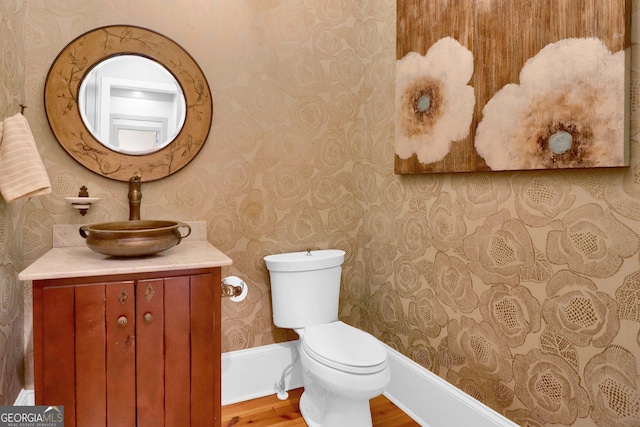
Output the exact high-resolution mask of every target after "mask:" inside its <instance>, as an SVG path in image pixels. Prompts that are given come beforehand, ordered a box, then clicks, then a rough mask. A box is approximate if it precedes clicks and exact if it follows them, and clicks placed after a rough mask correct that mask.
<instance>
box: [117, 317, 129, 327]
mask: <svg viewBox="0 0 640 427" xmlns="http://www.w3.org/2000/svg"><path fill="white" fill-rule="evenodd" d="M127 322H128V320H127V316H120V317H118V326H127Z"/></svg>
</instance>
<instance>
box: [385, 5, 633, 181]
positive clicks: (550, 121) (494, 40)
mask: <svg viewBox="0 0 640 427" xmlns="http://www.w3.org/2000/svg"><path fill="white" fill-rule="evenodd" d="M630 3H631V1H630V0H562V1H557V0H527V1H524V0H523V1H513V0H456V1H452V0H397V39H396V40H397V44H396V59H397V61H396V94H395V117H394V121H395V172H396V173H398V174H415V173H438V172H474V171H507V170H532V169H570V168H598V167H624V166H628V163H629V152H628V150H629V149H628V147H629V143H628V141H629V114H628V110H629V93H630V90H629V86H628V83H629V79H630V67H629V55H630V45H631V42H630V34H629V33H630Z"/></svg>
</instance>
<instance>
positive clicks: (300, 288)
mask: <svg viewBox="0 0 640 427" xmlns="http://www.w3.org/2000/svg"><path fill="white" fill-rule="evenodd" d="M344 254H345V253H344V251H341V250H335V249H329V250H318V251H308V252H294V253H284V254H276V255H268V256H266V257H265V258H264V260H265V261H266V263H267V268H268V269H269V275H270V277H271V299H272V305H273V322H274V323H275V325H276V326H278V327H280V328H292V329H294V330H295V331H296V332H297V333H298V335H300V347H299V352H300V360H301V363H302V372H303V381H304V393H303V394H302V397H301V398H300V412H301V413H302V416H303V418H304V420H305V421H306V423H307V424H308V425H309V426H310V427H343V426H344V427H371V425H372V423H371V410H370V408H369V399H371V398H373V397H375V396H378V395H379V394H381V393H382V392H383V391H384V390H385V388H386V387H387V384H388V383H389V379H390V368H389V365H388V363H387V352H386V350H385V348H384V346H383V345H382V343H380V341H378V340H377V339H376V338H374V337H373V336H372V335H370V334H368V333H366V332H363V331H361V330H360V329H356V328H354V327H351V326H349V325H347V324H346V323H342V322H341V321H339V320H338V298H339V295H340V276H341V273H342V263H343V262H344Z"/></svg>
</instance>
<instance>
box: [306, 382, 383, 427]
mask: <svg viewBox="0 0 640 427" xmlns="http://www.w3.org/2000/svg"><path fill="white" fill-rule="evenodd" d="M324 394H325V395H327V396H326V399H324V400H322V399H321V400H320V402H323V403H324V406H325V407H324V408H320V407H318V406H319V405H318V403H319V402H318V401H314V400H313V399H312V397H311V395H310V393H308V392H307V389H306V388H305V391H304V392H303V393H302V396H301V397H300V413H301V414H302V418H303V419H304V421H305V422H306V423H307V425H308V426H309V427H343V426H344V427H347V426H348V427H372V425H373V422H372V419H371V408H370V406H369V401H368V400H367V401H362V400H360V401H354V400H351V399H345V398H344V397H343V396H338V395H336V394H330V393H324ZM323 417H324V419H322V418H323Z"/></svg>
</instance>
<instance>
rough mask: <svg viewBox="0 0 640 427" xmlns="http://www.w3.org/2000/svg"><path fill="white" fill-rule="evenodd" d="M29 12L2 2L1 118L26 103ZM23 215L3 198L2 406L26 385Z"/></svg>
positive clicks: (0, 224)
mask: <svg viewBox="0 0 640 427" xmlns="http://www.w3.org/2000/svg"><path fill="white" fill-rule="evenodd" d="M26 12H27V9H26V4H25V3H24V2H23V1H20V0H7V1H3V2H2V3H1V4H0V40H2V42H0V120H4V118H5V117H8V116H12V115H14V114H16V113H17V112H19V111H20V106H19V104H21V103H22V102H24V96H25V90H24V65H25V44H26V41H25V32H24V26H25V17H26ZM0 143H1V140H0ZM0 173H2V171H0ZM19 215H20V209H19V207H15V206H11V205H8V204H7V203H6V202H5V201H4V200H3V199H2V197H0V405H7V404H9V405H10V404H12V403H13V402H14V401H15V398H16V397H17V395H18V393H19V392H20V389H22V387H23V385H24V339H23V336H24V334H23V328H24V326H23V324H24V322H23V307H22V301H23V300H24V297H23V291H22V289H23V288H22V285H21V284H20V283H19V281H18V272H19V271H20V269H21V268H22V266H24V265H23V264H20V263H19V262H17V260H18V259H19V258H20V249H19V246H18V245H13V244H11V242H12V238H13V237H14V236H15V225H16V222H17V221H16V220H17V217H18V216H19Z"/></svg>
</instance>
